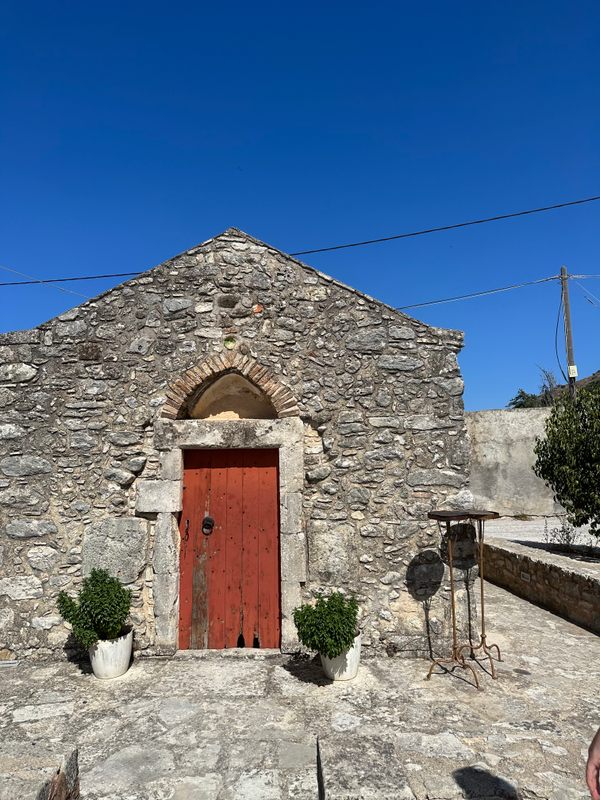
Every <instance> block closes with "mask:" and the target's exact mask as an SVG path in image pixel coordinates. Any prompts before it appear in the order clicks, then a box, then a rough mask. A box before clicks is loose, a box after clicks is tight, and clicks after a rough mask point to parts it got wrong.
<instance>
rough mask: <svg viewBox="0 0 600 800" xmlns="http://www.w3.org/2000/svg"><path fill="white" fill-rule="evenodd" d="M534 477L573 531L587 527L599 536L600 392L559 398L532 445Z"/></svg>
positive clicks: (584, 391)
mask: <svg viewBox="0 0 600 800" xmlns="http://www.w3.org/2000/svg"><path fill="white" fill-rule="evenodd" d="M535 454H536V462H535V464H534V466H533V471H534V472H535V474H536V475H537V476H538V477H540V478H542V479H543V480H544V481H545V482H546V483H547V484H548V485H549V486H550V488H551V489H552V491H553V492H554V497H555V499H556V500H557V501H558V502H559V503H560V504H561V505H562V506H563V507H564V509H565V510H566V512H567V519H568V520H569V522H571V523H572V524H573V525H575V526H576V527H579V526H581V525H585V524H587V523H589V525H590V531H591V532H592V533H593V534H595V535H596V536H600V388H599V387H597V386H594V387H590V388H586V389H582V390H580V391H579V392H578V394H577V396H576V397H575V398H571V397H564V396H563V397H562V398H561V399H560V400H559V401H558V402H556V403H555V405H554V406H553V408H552V411H551V413H550V416H549V417H548V419H547V420H546V430H545V436H544V437H543V438H540V439H538V440H537V441H536V444H535Z"/></svg>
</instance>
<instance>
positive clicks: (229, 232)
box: [0, 226, 464, 349]
mask: <svg viewBox="0 0 600 800" xmlns="http://www.w3.org/2000/svg"><path fill="white" fill-rule="evenodd" d="M234 238H237V239H238V240H239V239H242V240H245V241H249V242H252V243H253V244H255V245H257V246H259V247H264V248H265V249H266V250H270V251H271V252H272V253H276V254H277V255H278V256H281V257H282V258H285V259H288V260H289V261H293V262H294V263H295V264H297V265H298V266H299V267H301V268H302V269H304V270H307V271H309V272H311V273H313V274H316V275H318V276H319V277H320V278H321V279H322V280H325V281H327V282H328V283H331V284H333V285H334V286H339V287H340V288H341V289H344V290H345V291H347V292H350V293H351V294H354V295H356V297H359V298H361V299H362V300H366V301H368V302H370V303H376V304H377V305H379V306H383V307H384V308H386V309H387V310H388V311H390V312H392V313H393V314H395V315H396V316H398V317H400V318H401V319H405V320H410V321H411V322H412V323H415V322H416V323H418V324H419V325H422V326H423V327H424V328H426V329H427V330H431V331H434V332H436V333H437V334H438V335H439V336H441V337H442V338H444V339H447V340H448V343H451V344H454V345H455V346H456V347H457V348H458V349H461V348H462V342H463V339H464V334H463V331H461V330H457V329H455V328H439V327H436V326H435V325H429V324H428V323H426V322H422V321H421V320H419V319H416V317H411V316H410V315H409V314H405V313H404V312H403V311H400V310H399V309H397V308H395V307H394V306H391V305H389V304H388V303H385V302H384V301H383V300H378V299H377V298H376V297H373V296H372V295H369V294H366V293H365V292H361V291H360V290H359V289H355V288H354V287H353V286H349V285H348V284H346V283H343V282H342V281H340V280H338V279H337V278H333V277H332V276H331V275H327V273H325V272H321V270H319V269H317V268H316V267H312V266H311V265H310V264H306V263H305V262H304V261H301V260H300V259H299V258H296V257H295V256H292V255H290V254H289V253H286V252H285V251H283V250H280V249H279V248H277V247H274V246H273V245H271V244H268V243H267V242H263V241H262V240H261V239H257V238H256V237H255V236H252V235H251V234H249V233H246V232H245V231H243V230H241V229H240V228H235V227H233V226H231V227H229V228H226V229H225V230H224V231H222V232H221V233H219V234H216V235H215V236H211V237H210V238H209V239H206V240H204V241H203V242H200V243H199V244H197V245H194V246H192V247H190V248H188V249H187V250H182V251H181V252H180V253H177V254H176V255H174V256H170V257H169V258H167V259H166V260H165V261H161V262H160V263H159V264H155V265H154V266H152V267H149V268H148V269H146V270H144V271H143V272H140V273H139V274H138V275H135V276H134V277H132V278H130V279H129V280H126V281H123V282H122V283H118V284H117V285H116V286H112V287H111V288H110V289H107V290H106V291H105V292H102V293H101V294H98V295H95V296H94V297H90V298H89V299H88V300H84V302H83V303H80V304H79V305H77V306H72V308H70V309H67V310H66V311H63V312H62V313H61V314H57V315H56V316H54V317H50V319H48V320H45V321H44V322H41V323H40V324H39V325H35V326H34V327H32V328H22V329H20V330H17V331H5V332H4V333H0V341H9V339H8V337H10V336H11V334H15V333H17V334H21V335H23V334H26V333H28V332H30V331H36V330H39V329H43V328H45V327H46V326H47V325H49V324H50V323H51V322H53V321H54V320H55V319H60V318H61V317H62V316H63V315H66V314H69V313H71V312H72V311H73V309H75V308H78V309H79V308H85V307H86V306H87V305H88V304H90V303H96V302H98V301H99V300H101V299H102V298H103V297H106V296H107V295H109V294H111V293H112V292H115V291H117V290H119V289H121V288H122V287H124V286H127V285H128V284H132V283H135V282H136V281H138V280H140V279H141V278H145V277H147V276H148V274H149V273H151V272H153V271H154V270H155V269H159V268H160V267H167V266H168V265H170V264H171V263H172V262H173V261H175V260H176V259H178V258H181V257H182V256H186V255H194V254H195V253H197V252H198V251H199V250H203V249H204V248H206V247H207V246H208V245H210V244H212V243H213V242H215V241H217V240H219V239H221V240H227V239H234Z"/></svg>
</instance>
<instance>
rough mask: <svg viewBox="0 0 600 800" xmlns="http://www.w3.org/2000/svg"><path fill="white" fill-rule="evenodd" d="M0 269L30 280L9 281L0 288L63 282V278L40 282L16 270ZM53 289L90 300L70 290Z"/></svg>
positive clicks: (55, 287) (85, 295)
mask: <svg viewBox="0 0 600 800" xmlns="http://www.w3.org/2000/svg"><path fill="white" fill-rule="evenodd" d="M0 269H3V270H4V271H5V272H13V273H14V274H15V275H21V276H22V277H23V278H30V279H31V280H28V281H10V282H8V283H0V286H22V285H24V284H29V283H42V284H44V283H60V282H62V281H64V280H65V278H60V279H59V280H41V279H38V278H34V276H33V275H28V274H27V273H26V272H19V270H17V269H11V267H3V266H2V265H0ZM53 288H54V289H56V290H57V291H59V292H63V293H64V294H74V295H76V296H77V297H83V299H84V300H89V299H90V298H89V297H88V295H87V294H81V292H74V291H72V289H63V288H62V286H54V287H53Z"/></svg>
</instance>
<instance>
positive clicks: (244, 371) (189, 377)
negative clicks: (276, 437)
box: [161, 353, 300, 419]
mask: <svg viewBox="0 0 600 800" xmlns="http://www.w3.org/2000/svg"><path fill="white" fill-rule="evenodd" d="M236 374H237V375H239V376H242V377H243V378H245V379H246V380H247V381H248V382H249V383H250V384H252V385H253V386H254V387H256V388H257V389H258V390H260V394H261V395H263V396H264V398H265V399H266V401H267V403H268V404H270V405H271V406H272V408H273V410H274V414H273V415H271V414H267V413H266V410H267V406H265V407H264V413H265V416H263V417H259V418H265V417H270V416H276V417H277V418H279V419H283V418H285V417H297V416H299V414H300V412H299V409H298V404H297V402H296V398H295V397H294V395H293V394H292V392H291V391H290V390H289V389H288V387H287V386H284V385H283V384H281V383H280V382H279V380H278V379H277V378H276V377H275V374H274V373H273V372H272V371H271V370H270V369H268V368H267V367H264V366H262V365H261V364H259V363H258V362H257V361H256V360H255V359H253V358H250V357H249V356H244V355H241V354H240V353H226V354H224V355H215V356H211V357H210V358H207V359H206V361H203V362H202V363H201V364H199V365H198V366H195V367H192V368H191V369H188V370H187V371H186V372H184V373H183V375H181V376H180V377H179V378H177V380H176V381H174V382H173V383H172V384H171V385H170V386H169V388H168V389H167V392H166V395H167V400H166V402H165V404H164V406H163V409H162V413H161V416H162V417H163V418H166V419H186V418H187V419H189V418H190V417H191V416H192V414H191V413H190V412H191V411H193V409H194V408H197V406H198V403H199V401H200V400H201V396H202V394H203V393H204V392H206V391H209V390H210V389H211V387H214V386H215V385H216V383H217V382H218V381H220V380H221V379H223V378H224V377H225V376H227V375H236ZM194 416H197V415H196V414H194Z"/></svg>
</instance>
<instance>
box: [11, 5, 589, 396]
mask: <svg viewBox="0 0 600 800" xmlns="http://www.w3.org/2000/svg"><path fill="white" fill-rule="evenodd" d="M599 41H600V7H599V6H598V3H597V2H595V1H594V2H585V1H583V2H580V1H579V0H578V1H577V2H574V3H573V2H560V3H559V2H553V1H552V0H549V1H548V0H545V1H544V2H525V3H521V2H519V3H517V2H505V3H480V2H477V3H475V2H464V3H441V2H431V3H428V4H416V3H407V2H393V3H392V2H389V3H388V2H382V3H371V4H367V3H353V2H344V3H341V2H339V3H337V2H335V3H334V2H330V3H313V2H304V3H297V4H295V5H292V4H286V3H268V4H267V3H262V4H261V3H258V4H257V3H239V2H233V3H227V4H217V3H211V4H209V3H191V2H190V3H180V2H175V3H169V4H165V3H156V2H143V3H142V2H125V3H123V2H121V3H115V2H111V1H110V0H109V1H108V2H103V3H81V2H77V3H76V2H60V3H47V2H27V1H26V0H19V2H10V0H5V1H4V2H3V3H2V7H1V10H0V91H1V95H0V109H1V111H0V114H1V117H2V124H1V126H0V142H1V144H0V159H1V162H0V163H1V173H0V175H1V187H2V189H1V194H0V198H1V199H0V203H1V208H0V264H2V265H4V266H7V267H11V268H13V269H16V270H19V271H21V272H25V273H28V274H31V275H34V276H36V277H54V276H68V275H79V274H94V273H99V272H125V271H134V270H143V269H147V268H149V267H151V266H153V265H155V264H158V263H160V262H161V261H163V260H165V259H166V258H168V257H170V256H172V255H174V254H176V253H178V252H180V251H182V250H185V249H187V248H189V247H191V246H193V245H194V244H196V243H198V242H200V241H202V240H204V239H207V238H209V237H210V236H212V235H214V234H216V233H219V232H220V231H222V230H223V229H225V228H227V227H229V226H231V225H233V226H236V227H239V228H242V229H244V230H246V231H248V232H249V233H251V234H253V235H254V236H256V237H258V238H260V239H264V240H265V241H267V242H269V243H271V244H273V245H275V246H277V247H280V248H281V249H282V250H286V251H288V252H289V251H295V250H300V249H304V248H308V247H318V246H321V245H327V244H336V243H339V242H345V241H353V240H356V239H363V238H372V237H377V236H385V235H387V234H394V233H398V232H401V231H408V230H414V229H419V228H423V227H429V226H433V225H443V224H446V223H452V222H460V221H462V220H464V219H471V218H475V217H480V216H488V215H493V214H495V213H502V212H507V211H512V210H518V209H523V208H527V207H533V206H539V205H545V204H547V203H554V202H560V201H562V200H569V199H573V198H577V197H584V196H588V195H593V194H600V148H599V143H600V56H599V51H598V42H599ZM599 221H600V203H597V204H590V205H588V206H582V207H578V208H572V209H566V210H562V211H555V212H551V213H548V214H544V215H539V216H535V217H527V218H524V219H518V220H510V221H506V222H498V223H492V224H489V225H485V226H479V227H475V228H470V229H465V230H459V231H455V232H451V233H438V234H434V235H431V236H428V237H420V238H417V239H411V240H406V241H400V242H392V243H389V244H381V245H374V246H372V247H365V248H357V249H355V250H350V251H341V252H337V253H329V254H319V255H314V256H310V257H307V258H306V260H307V261H308V262H309V263H311V264H312V265H313V266H315V267H318V268H319V269H321V270H323V271H324V272H327V273H329V274H331V275H333V276H335V277H336V278H338V279H340V280H342V281H344V282H346V283H349V284H351V285H353V286H356V287H357V288H358V289H361V290H363V291H366V292H368V293H369V294H372V295H374V296H376V297H378V298H380V299H382V300H384V301H386V302H387V303H390V304H392V305H405V304H408V303H413V302H419V301H424V300H429V299H433V298H437V297H445V296H448V295H453V294H460V293H464V292H469V291H475V290H478V289H486V288H490V287H495V286H501V285H504V284H509V283H514V282H519V281H522V280H531V279H535V278H539V277H543V276H546V275H551V274H555V273H557V272H558V271H559V269H560V266H561V264H563V263H565V264H567V265H568V267H569V269H570V271H572V272H581V273H595V274H600V259H599V258H598V250H599V240H598V232H599V229H600V228H599ZM0 275H2V278H0V280H11V279H12V278H13V277H15V278H17V277H18V276H11V275H10V274H9V273H5V272H0ZM115 282H116V281H113V282H112V283H111V282H110V281H98V282H94V283H74V284H67V285H66V286H65V288H68V289H70V290H72V291H77V292H81V293H83V294H86V295H94V294H98V293H100V292H101V291H103V290H105V289H107V288H108V287H109V286H111V285H113V283H115ZM584 285H585V286H586V287H587V288H588V289H589V290H590V291H592V292H593V293H594V294H596V295H598V296H600V280H588V281H586V282H585V284H584ZM558 297H559V296H558V286H557V285H556V284H548V285H544V286H541V287H532V288H528V289H523V290H520V291H518V292H513V293H508V294H504V295H499V296H495V297H489V298H484V299H478V300H471V301H468V302H461V303H453V304H449V305H445V306H437V307H433V308H430V309H421V310H419V311H415V312H413V313H414V315H415V316H417V317H419V318H420V319H422V320H424V321H426V322H428V323H432V324H435V325H440V326H445V327H453V328H462V329H464V330H465V333H466V346H465V349H464V351H463V353H462V355H461V357H460V361H461V366H462V370H463V373H464V376H465V381H466V391H465V402H466V407H467V408H469V409H477V408H498V407H502V406H503V405H504V404H505V403H506V402H507V401H508V400H509V398H510V397H511V396H512V395H513V394H514V393H515V391H516V390H517V388H518V387H520V386H523V387H524V388H526V389H528V390H532V391H533V390H536V389H537V386H538V383H539V376H538V365H539V366H544V367H548V368H550V369H553V370H556V371H557V367H556V359H555V356H554V327H555V321H556V313H557V308H558ZM78 302H80V298H78V297H76V296H74V295H70V294H63V293H61V292H59V291H57V290H56V289H53V288H47V287H29V288H14V287H10V288H9V287H6V288H0V309H1V319H0V329H1V330H11V329H17V328H27V327H31V326H34V325H37V324H39V323H40V322H42V321H44V320H46V319H48V318H50V317H52V316H54V315H56V314H58V313H60V312H62V311H64V310H66V309H67V308H69V307H71V306H73V305H76V304H77V303H78ZM572 303H573V316H574V333H575V353H576V359H577V362H578V365H579V368H580V374H582V375H585V374H588V373H590V372H593V371H594V370H596V369H599V368H600V358H599V351H600V348H599V346H598V340H599V334H600V307H598V306H596V307H594V306H592V305H591V304H590V303H589V302H587V301H586V300H585V297H584V295H583V293H582V292H581V291H580V289H579V287H577V286H572Z"/></svg>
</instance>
